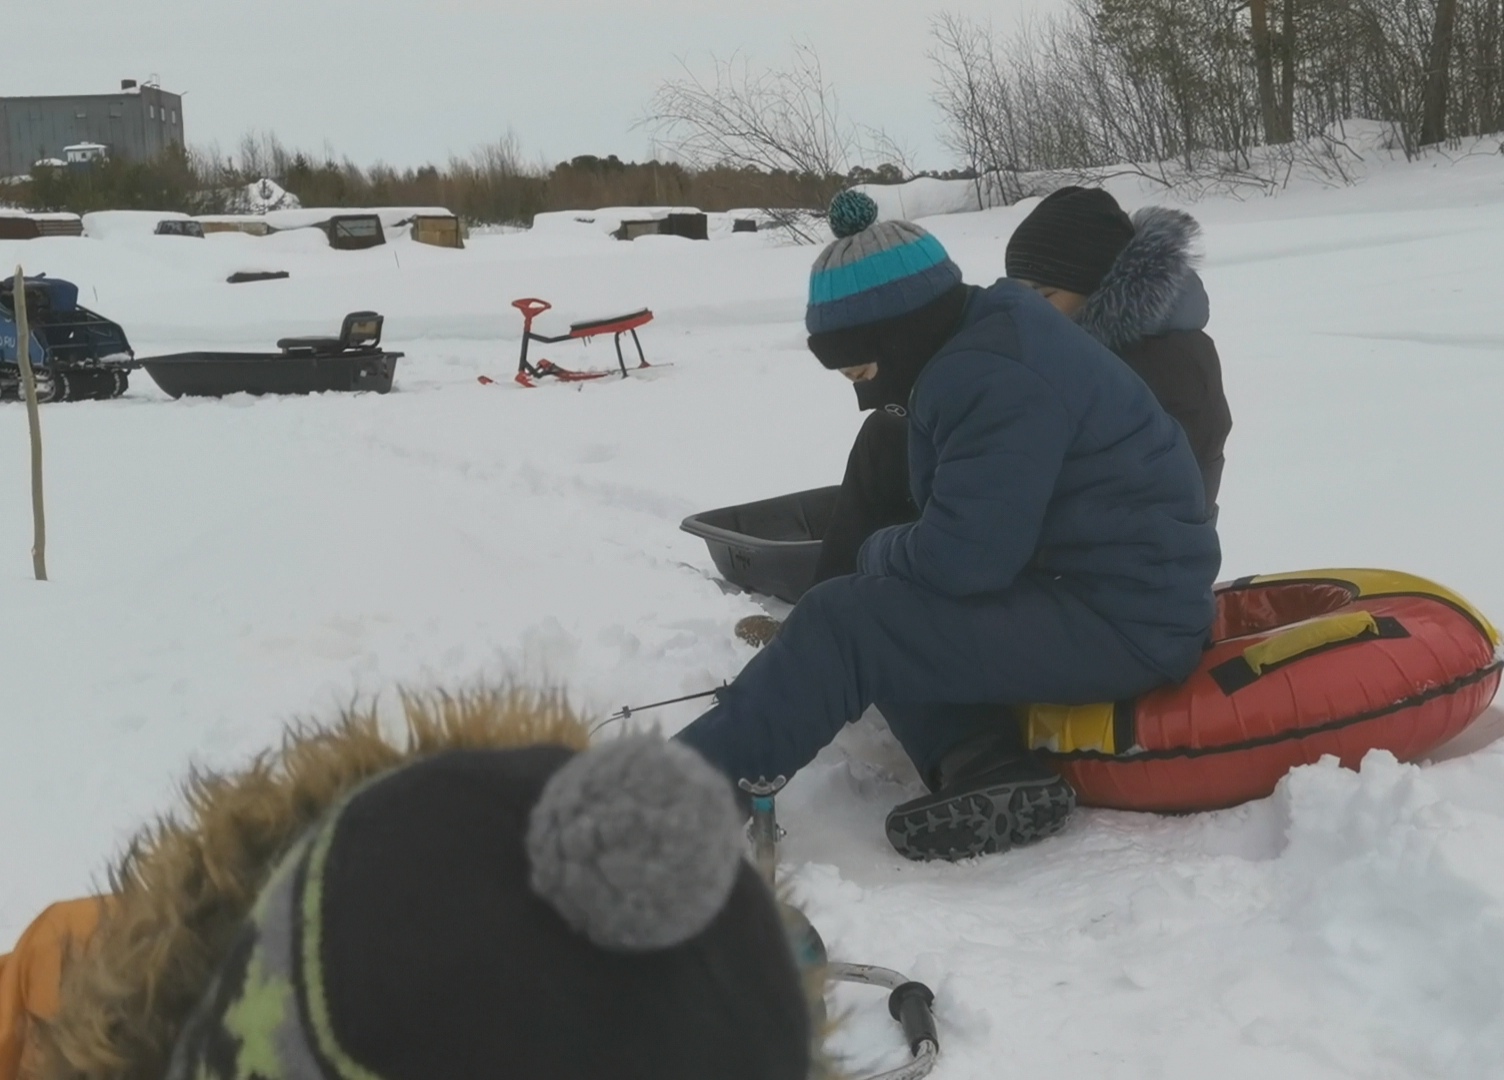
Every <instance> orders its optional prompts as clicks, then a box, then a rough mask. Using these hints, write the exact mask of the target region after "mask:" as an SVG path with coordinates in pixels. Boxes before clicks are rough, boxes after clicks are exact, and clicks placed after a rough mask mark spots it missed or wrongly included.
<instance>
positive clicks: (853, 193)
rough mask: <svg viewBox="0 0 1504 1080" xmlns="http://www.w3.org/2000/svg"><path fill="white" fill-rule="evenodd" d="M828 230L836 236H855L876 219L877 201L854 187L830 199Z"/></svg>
mask: <svg viewBox="0 0 1504 1080" xmlns="http://www.w3.org/2000/svg"><path fill="white" fill-rule="evenodd" d="M829 216H830V231H831V232H833V233H835V234H836V236H837V237H845V236H855V235H856V234H857V233H859V232H861V231H862V230H863V229H865V228H867V226H869V225H871V224H872V223H873V222H875V221H876V220H877V203H875V202H873V201H872V196H871V195H868V194H867V193H866V192H863V191H857V190H856V189H855V188H848V189H847V190H845V191H843V192H841V193H840V194H838V195H837V196H836V197H835V198H834V199H831V200H830V215H829Z"/></svg>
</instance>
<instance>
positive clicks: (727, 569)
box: [679, 486, 841, 604]
mask: <svg viewBox="0 0 1504 1080" xmlns="http://www.w3.org/2000/svg"><path fill="white" fill-rule="evenodd" d="M840 490H841V489H840V487H839V486H832V487H823V488H811V489H810V490H809V491H796V492H794V493H793V494H792V495H779V496H778V497H777V498H773V499H761V500H759V501H757V502H750V503H742V504H740V505H738V506H723V507H721V508H719V509H716V510H705V511H702V512H701V513H698V514H691V515H690V516H689V517H687V518H685V519H684V521H683V523H682V524H681V525H680V526H679V527H680V528H681V529H683V530H684V531H685V532H687V533H689V534H690V535H691V536H698V537H699V538H700V539H701V540H704V541H705V546H706V547H707V548H709V549H710V558H711V559H712V560H713V561H714V562H715V568H716V569H717V570H719V571H720V573H721V576H722V577H723V578H725V579H726V580H727V581H729V582H730V583H731V584H733V585H736V586H738V587H739V588H742V589H746V590H747V591H748V592H755V593H762V594H764V595H766V596H775V597H777V598H778V599H779V600H784V601H787V602H788V603H790V604H792V603H795V602H797V601H798V599H799V598H800V597H801V596H803V595H804V594H805V593H806V592H808V591H809V588H810V586H811V585H813V584H814V582H815V569H816V566H817V564H818V563H819V561H820V539H821V537H823V536H824V535H825V530H826V529H827V528H828V527H829V525H830V518H831V515H832V513H834V511H835V506H836V495H837V494H838V493H839V492H840Z"/></svg>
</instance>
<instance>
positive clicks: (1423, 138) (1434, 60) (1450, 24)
mask: <svg viewBox="0 0 1504 1080" xmlns="http://www.w3.org/2000/svg"><path fill="white" fill-rule="evenodd" d="M1456 25H1457V0H1436V22H1435V23H1434V25H1433V26H1432V30H1431V48H1430V55H1429V57H1428V59H1427V64H1426V89H1425V100H1424V102H1423V104H1422V106H1421V111H1422V117H1421V124H1420V143H1421V145H1422V146H1430V145H1434V144H1435V143H1439V142H1441V141H1442V140H1443V139H1445V138H1446V137H1447V103H1448V102H1447V98H1448V95H1449V93H1450V79H1449V76H1450V75H1451V63H1452V33H1453V31H1454V29H1455V28H1456Z"/></svg>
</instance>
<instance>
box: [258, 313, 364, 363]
mask: <svg viewBox="0 0 1504 1080" xmlns="http://www.w3.org/2000/svg"><path fill="white" fill-rule="evenodd" d="M385 322H386V320H385V319H384V318H383V317H382V316H380V315H378V314H376V312H374V311H352V312H351V313H350V314H348V315H346V316H345V321H344V324H343V325H342V326H341V327H340V328H339V337H285V338H282V339H281V340H279V341H278V342H277V348H279V349H281V350H282V351H283V352H285V353H288V354H298V355H310V354H311V355H313V356H337V355H338V354H340V353H343V352H350V351H352V350H358V349H364V350H370V349H377V348H380V347H381V327H382V324H383V323H385Z"/></svg>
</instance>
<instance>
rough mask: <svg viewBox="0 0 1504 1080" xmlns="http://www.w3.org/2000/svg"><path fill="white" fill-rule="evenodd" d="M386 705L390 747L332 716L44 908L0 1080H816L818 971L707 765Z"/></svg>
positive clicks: (528, 722)
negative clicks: (101, 891)
mask: <svg viewBox="0 0 1504 1080" xmlns="http://www.w3.org/2000/svg"><path fill="white" fill-rule="evenodd" d="M406 705H407V720H408V739H407V741H406V743H405V745H404V744H400V743H394V742H392V741H389V740H388V739H387V738H386V737H385V736H384V735H383V734H382V730H381V725H380V724H378V723H377V720H376V717H375V716H374V715H373V714H370V713H353V714H347V715H346V716H345V717H343V718H342V719H341V721H340V722H338V723H337V724H334V725H330V726H328V727H304V728H301V729H297V730H294V731H293V732H291V733H290V735H289V737H288V738H287V740H286V741H285V743H284V744H283V746H282V747H281V749H280V750H279V751H276V752H273V753H269V754H266V755H263V756H261V757H259V758H257V759H256V760H255V761H254V762H253V763H252V764H251V765H250V766H249V767H247V768H246V769H244V770H242V771H240V772H237V773H228V774H212V773H199V774H196V775H195V776H194V777H193V778H192V779H191V780H190V782H189V784H188V788H187V793H186V794H187V799H186V800H185V802H184V807H185V809H184V810H183V811H181V812H180V813H178V814H176V815H174V816H172V817H168V818H165V819H163V820H161V821H159V822H157V823H155V824H154V825H152V826H149V827H148V828H146V829H143V830H142V831H141V833H140V834H139V835H138V836H137V838H136V840H135V841H134V842H133V843H132V844H131V845H130V847H129V848H128V849H127V853H126V854H125V855H124V856H123V858H122V859H121V860H120V861H119V863H118V864H117V865H116V866H115V867H114V868H113V870H112V873H111V886H112V894H111V895H110V896H109V897H108V898H93V899H87V900H81V901H75V902H73V903H72V904H69V905H62V906H55V907H54V908H52V909H49V911H51V912H53V913H54V915H53V916H52V917H50V918H51V926H50V928H49V927H48V926H43V925H41V924H42V923H44V922H46V921H47V920H48V918H49V917H46V916H44V919H43V920H39V924H38V925H37V926H35V927H34V928H33V930H32V931H28V933H27V934H26V935H23V938H22V942H21V946H20V948H18V950H17V952H15V953H13V954H11V955H10V956H7V957H0V981H4V980H5V979H6V978H9V977H11V976H12V975H13V974H14V975H15V976H16V982H17V984H19V983H21V982H23V981H24V982H25V983H27V984H29V985H27V986H26V987H25V992H24V993H22V992H20V989H19V985H18V991H17V993H15V994H12V995H11V996H9V997H8V998H7V997H0V1005H3V1006H4V1011H3V1012H0V1035H3V1034H5V1033H7V1032H8V1033H9V1034H10V1038H9V1039H8V1040H0V1049H8V1050H9V1053H8V1054H5V1055H3V1056H0V1080H18V1078H19V1080H371V1078H373V1077H384V1078H386V1080H418V1078H428V1080H446V1078H451V1080H473V1078H475V1077H482V1076H519V1077H540V1078H541V1077H560V1078H564V1077H569V1078H572V1080H704V1078H706V1077H721V1078H726V1080H810V1078H811V1077H823V1076H825V1075H826V1072H827V1070H828V1069H829V1067H830V1063H829V1061H828V1060H827V1059H826V1057H825V1055H824V1054H823V1052H822V1051H821V1048H820V1041H821V1040H822V1039H823V1036H824V1029H823V1027H822V1026H821V1025H820V1024H819V1023H817V1021H816V1016H817V1015H819V1013H818V1006H817V1003H818V1001H819V996H820V991H821V990H822V989H823V974H824V972H823V968H819V967H801V965H800V963H799V962H798V961H797V960H796V958H795V952H794V948H793V947H792V946H791V943H790V938H789V932H790V931H789V928H788V927H786V924H785V922H784V919H785V910H786V909H783V908H781V906H780V905H779V903H778V902H777V901H776V900H775V898H774V895H773V893H772V891H771V890H770V889H769V888H768V886H767V885H766V884H765V883H764V882H763V880H762V878H761V877H760V876H759V875H758V873H757V871H756V870H755V869H753V867H752V865H751V864H750V862H748V860H747V859H746V858H745V857H744V847H745V844H744V840H743V837H742V835H741V828H740V825H741V823H740V820H739V819H738V817H737V813H736V808H735V803H734V801H733V799H732V796H731V792H730V791H729V790H728V789H727V787H726V785H725V782H724V780H723V779H722V778H721V777H720V776H719V775H718V774H717V773H716V772H715V771H714V770H713V769H711V768H710V767H709V766H708V765H706V764H705V762H704V761H703V760H701V759H700V758H699V757H698V756H697V755H696V754H694V753H693V752H692V751H690V750H688V749H686V748H684V747H682V746H677V745H675V744H673V743H671V742H665V741H664V740H662V739H661V738H658V737H656V736H645V735H637V736H629V737H624V738H620V739H616V740H613V741H610V742H607V743H603V744H601V745H598V746H595V747H587V746H586V743H587V735H586V730H585V727H584V726H583V725H582V724H581V723H580V722H579V721H578V720H577V719H576V718H575V717H574V716H573V714H572V713H571V712H570V711H569V710H568V708H567V707H566V706H565V705H564V704H563V702H562V701H561V700H559V699H557V698H554V697H550V696H547V695H536V694H530V693H524V692H514V691H495V692H491V691H486V692H476V693H467V694H460V695H453V696H448V695H436V696H434V697H432V698H412V697H409V698H408V699H407V700H406ZM60 910H61V911H67V910H74V911H84V912H86V914H87V917H83V916H80V917H77V918H73V919H70V920H65V922H67V923H69V924H71V925H70V926H64V925H63V924H62V923H60V922H59V921H58V919H57V918H56V913H57V912H58V911H60ZM96 923H97V925H96ZM791 925H792V924H790V926H791Z"/></svg>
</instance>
